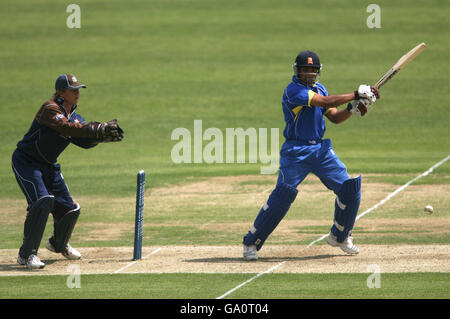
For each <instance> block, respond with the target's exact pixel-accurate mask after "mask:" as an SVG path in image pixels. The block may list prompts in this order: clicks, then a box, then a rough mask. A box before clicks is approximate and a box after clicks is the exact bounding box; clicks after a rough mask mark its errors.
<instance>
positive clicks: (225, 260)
mask: <svg viewBox="0 0 450 319" xmlns="http://www.w3.org/2000/svg"><path fill="white" fill-rule="evenodd" d="M335 257H348V255H329V254H327V255H316V256H303V257H292V256H289V257H282V256H281V257H259V258H258V260H254V261H246V262H271V263H273V262H282V261H308V260H317V259H327V258H335ZM243 261H245V260H244V259H243V258H242V257H239V258H237V257H215V258H196V259H186V260H184V262H189V263H242V262H243Z"/></svg>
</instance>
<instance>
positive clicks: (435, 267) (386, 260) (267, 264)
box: [0, 245, 450, 276]
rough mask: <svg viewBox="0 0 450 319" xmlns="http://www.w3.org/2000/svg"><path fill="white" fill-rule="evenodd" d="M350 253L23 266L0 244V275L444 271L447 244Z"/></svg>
mask: <svg viewBox="0 0 450 319" xmlns="http://www.w3.org/2000/svg"><path fill="white" fill-rule="evenodd" d="M359 247H360V250H361V252H360V253H359V254H358V255H356V256H349V255H346V254H345V253H344V252H342V251H341V250H340V249H339V248H334V247H330V246H328V245H317V246H312V247H309V248H307V246H306V245H289V246H284V245H266V246H264V248H263V249H262V250H261V251H260V252H259V257H260V258H259V260H257V261H244V260H243V259H242V246H241V245H234V246H151V247H149V246H147V247H143V250H142V259H141V260H138V261H132V256H133V248H132V247H101V248H82V247H81V248H77V249H78V250H79V251H80V253H81V254H82V259H80V260H67V259H65V258H64V257H63V256H62V255H60V254H55V253H52V252H49V251H47V250H46V249H45V248H44V249H41V250H40V251H39V257H40V259H41V260H42V261H43V262H44V263H45V264H46V266H45V268H44V269H41V270H33V271H31V270H28V269H26V268H25V267H24V266H20V265H18V264H17V262H16V258H17V249H2V250H0V276H26V275H33V276H36V275H69V274H70V271H69V269H70V267H69V266H70V265H73V264H76V265H78V267H79V269H80V273H81V275H84V274H127V273H128V274H129V273H138V274H150V273H159V274H160V273H249V274H250V273H259V272H264V271H267V269H270V268H271V267H273V266H275V265H277V264H279V263H281V262H285V263H283V265H282V266H281V267H278V268H277V269H275V270H274V271H273V272H274V273H367V272H370V267H371V266H372V265H376V266H377V267H379V269H380V271H381V272H382V273H400V272H449V271H450V263H449V260H450V247H449V245H360V246H359Z"/></svg>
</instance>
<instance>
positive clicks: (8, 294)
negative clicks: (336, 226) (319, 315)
mask: <svg viewBox="0 0 450 319" xmlns="http://www.w3.org/2000/svg"><path fill="white" fill-rule="evenodd" d="M370 275H371V274H370V273H367V274H325V275H324V274H268V275H266V276H264V277H262V278H260V279H258V280H255V281H253V282H251V283H250V284H248V285H247V286H245V287H243V288H241V289H240V290H238V291H236V292H234V293H231V294H229V295H228V296H227V297H226V298H237V299H240V298H243V299H303V298H307V299H314V298H321V299H324V298H332V299H341V298H342V299H346V298H356V299H360V298H378V299H380V298H381V299H383V298H395V299H405V298H409V299H417V298H420V299H423V298H425V299H428V298H430V299H448V298H449V297H450V293H449V291H448V286H449V284H450V282H449V281H450V276H449V275H448V274H442V273H409V274H390V273H389V274H382V275H381V278H380V287H379V288H376V287H374V288H369V287H368V286H367V278H368V277H369V276H370ZM252 276H253V274H145V275H136V274H132V275H129V274H118V275H84V276H81V279H80V288H68V286H67V281H68V280H69V281H70V280H71V279H70V278H68V276H36V277H29V276H26V277H21V276H16V277H2V278H1V281H2V283H3V285H2V286H1V287H0V298H33V299H35V298H36V299H46V298H53V297H54V296H58V298H63V299H65V298H71V299H76V298H82V299H91V298H95V299H97V298H99V299H109V298H134V299H140V298H145V299H214V298H218V297H220V296H222V295H223V294H225V293H226V292H227V291H229V290H231V289H233V288H234V287H236V286H237V285H239V284H240V283H242V282H244V281H246V280H248V279H249V278H251V277H252ZM369 281H370V282H372V281H371V279H369ZM70 282H71V283H72V284H73V283H74V281H70ZM24 283H26V288H25V286H23V289H22V288H20V287H22V285H23V284H24ZM124 286H127V287H133V290H132V291H130V290H128V289H123V287H124ZM10 287H19V288H18V289H11V288H10Z"/></svg>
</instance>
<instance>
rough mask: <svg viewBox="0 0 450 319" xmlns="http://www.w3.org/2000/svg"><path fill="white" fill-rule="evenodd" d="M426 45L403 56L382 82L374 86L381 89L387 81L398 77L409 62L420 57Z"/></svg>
mask: <svg viewBox="0 0 450 319" xmlns="http://www.w3.org/2000/svg"><path fill="white" fill-rule="evenodd" d="M426 47H427V46H426V44H425V43H424V42H422V43H421V44H419V45H417V46H416V47H414V48H413V49H412V50H410V51H409V52H408V53H406V54H405V55H404V56H402V57H401V58H400V59H399V60H398V61H397V62H396V63H395V64H394V66H393V67H392V68H390V69H389V71H387V72H386V74H384V75H383V76H382V77H381V79H380V80H378V82H377V83H376V84H375V85H374V87H376V88H377V89H379V88H381V87H382V86H383V85H385V84H386V82H387V81H389V80H390V79H392V77H393V76H394V75H396V74H397V73H398V72H399V71H400V70H401V69H402V68H403V67H404V66H406V65H407V64H408V63H409V62H411V61H412V60H413V59H414V58H415V57H416V56H418V55H419V54H420V53H421V52H422V51H423V50H425V48H426Z"/></svg>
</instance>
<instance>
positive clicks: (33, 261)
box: [17, 254, 45, 269]
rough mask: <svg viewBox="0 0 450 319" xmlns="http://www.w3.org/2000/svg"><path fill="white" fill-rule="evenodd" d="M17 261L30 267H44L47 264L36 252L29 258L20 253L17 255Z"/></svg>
mask: <svg viewBox="0 0 450 319" xmlns="http://www.w3.org/2000/svg"><path fill="white" fill-rule="evenodd" d="M17 263H18V264H19V265H22V266H27V268H28V269H42V268H44V267H45V264H44V263H43V262H42V261H40V259H39V258H38V256H36V255H34V254H31V255H30V256H29V257H28V258H23V257H22V256H20V255H19V256H18V257H17Z"/></svg>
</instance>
